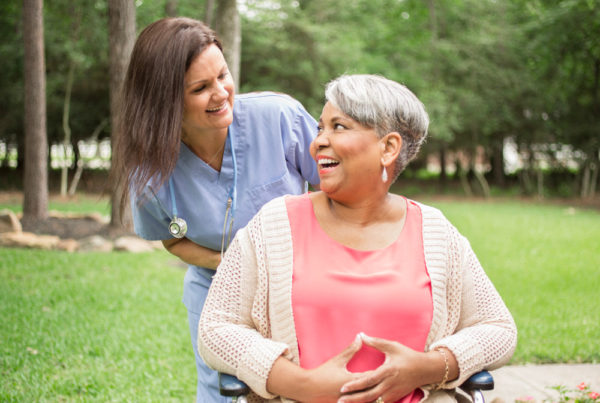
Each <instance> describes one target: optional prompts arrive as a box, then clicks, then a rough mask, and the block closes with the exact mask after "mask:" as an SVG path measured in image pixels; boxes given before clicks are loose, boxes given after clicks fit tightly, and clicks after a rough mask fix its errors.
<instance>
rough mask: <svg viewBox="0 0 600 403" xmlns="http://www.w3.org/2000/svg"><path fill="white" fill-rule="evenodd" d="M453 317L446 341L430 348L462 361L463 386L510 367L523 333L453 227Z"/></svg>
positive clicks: (449, 286) (449, 290)
mask: <svg viewBox="0 0 600 403" xmlns="http://www.w3.org/2000/svg"><path fill="white" fill-rule="evenodd" d="M447 230H448V239H447V241H448V244H447V248H448V252H447V253H448V254H447V264H446V270H447V277H446V305H447V308H446V310H447V317H446V325H445V329H444V330H443V333H444V335H445V336H444V337H441V338H440V339H438V340H436V341H435V342H434V343H432V345H431V346H430V349H434V348H436V347H442V346H443V347H446V348H448V349H449V350H450V351H452V353H453V354H454V356H455V357H456V359H457V361H458V366H459V371H460V373H459V377H458V379H456V380H455V381H453V382H449V383H448V384H447V387H448V388H452V387H457V386H458V385H460V384H461V383H463V382H464V381H465V380H466V379H467V378H468V377H469V376H471V375H472V374H473V373H475V372H477V371H480V370H482V369H494V368H498V367H500V366H502V365H504V364H506V363H507V362H508V361H509V359H510V358H511V356H512V354H513V352H514V350H515V347H516V343H517V328H516V325H515V322H514V320H513V318H512V315H511V314H510V312H509V310H508V308H507V307H506V305H505V304H504V301H503V300H502V298H501V297H500V294H499V293H498V291H497V290H496V288H495V287H494V285H493V284H492V282H491V280H490V279H489V277H488V276H487V275H486V273H485V271H484V270H483V268H482V266H481V264H480V263H479V260H478V259H477V257H476V256H475V253H474V252H473V250H472V248H471V245H470V244H469V242H468V240H467V239H466V238H465V237H464V236H462V235H460V234H459V233H458V231H457V230H456V228H454V227H453V226H452V225H451V224H450V223H448V222H447Z"/></svg>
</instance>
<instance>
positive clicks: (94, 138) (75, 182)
mask: <svg viewBox="0 0 600 403" xmlns="http://www.w3.org/2000/svg"><path fill="white" fill-rule="evenodd" d="M107 124H108V119H107V118H105V119H102V121H101V122H100V123H99V124H98V126H96V128H95V129H94V132H93V133H92V136H91V137H90V138H89V139H88V140H89V141H90V142H98V136H99V135H100V133H101V132H102V129H104V126H106V125H107ZM98 150H99V147H96V155H95V156H98ZM84 168H85V166H84V162H83V160H82V159H81V157H80V158H79V160H78V161H77V170H76V171H75V174H74V175H73V179H72V180H71V186H70V187H69V196H73V195H74V194H75V192H76V191H77V185H78V184H79V180H80V179H81V174H82V173H83V169H84Z"/></svg>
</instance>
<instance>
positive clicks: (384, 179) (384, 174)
mask: <svg viewBox="0 0 600 403" xmlns="http://www.w3.org/2000/svg"><path fill="white" fill-rule="evenodd" d="M381 180H382V181H383V183H386V182H387V181H388V174H387V170H386V169H385V166H384V167H383V170H382V171H381Z"/></svg>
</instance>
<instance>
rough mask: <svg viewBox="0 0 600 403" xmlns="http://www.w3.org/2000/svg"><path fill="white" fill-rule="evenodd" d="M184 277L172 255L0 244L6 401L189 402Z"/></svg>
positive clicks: (0, 389) (191, 371)
mask: <svg viewBox="0 0 600 403" xmlns="http://www.w3.org/2000/svg"><path fill="white" fill-rule="evenodd" d="M183 276H184V270H183V269H182V268H181V266H180V265H178V264H176V263H175V261H174V259H173V258H172V257H170V256H168V255H167V253H166V252H154V253H148V254H127V253H108V254H100V253H76V254H68V253H66V252H42V251H32V250H17V249H0V317H1V318H2V325H1V326H0V371H1V373H0V401H3V402H11V401H15V402H17V401H18V402H56V401H102V402H108V401H111V402H126V401H139V402H166V401H177V402H179V401H193V400H194V396H195V391H196V369H195V363H194V357H193V355H192V351H191V344H190V336H189V330H188V326H187V314H186V311H185V307H184V306H183V304H182V303H181V302H180V301H181V288H182V282H183Z"/></svg>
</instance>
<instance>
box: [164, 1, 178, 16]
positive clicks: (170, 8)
mask: <svg viewBox="0 0 600 403" xmlns="http://www.w3.org/2000/svg"><path fill="white" fill-rule="evenodd" d="M165 14H166V15H167V17H176V16H177V0H167V2H166V3H165Z"/></svg>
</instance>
